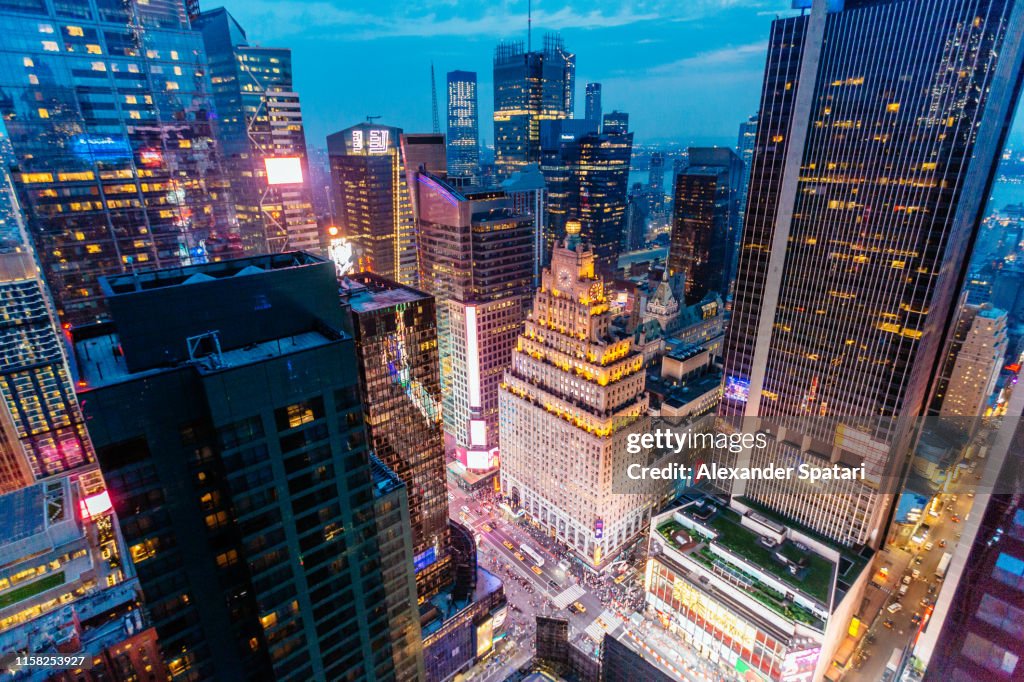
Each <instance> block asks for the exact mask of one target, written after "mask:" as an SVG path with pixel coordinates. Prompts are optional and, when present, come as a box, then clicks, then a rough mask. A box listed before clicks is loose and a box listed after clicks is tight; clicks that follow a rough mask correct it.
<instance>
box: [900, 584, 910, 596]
mask: <svg viewBox="0 0 1024 682" xmlns="http://www.w3.org/2000/svg"><path fill="white" fill-rule="evenodd" d="M909 589H910V585H900V596H901V597H902V596H904V595H906V594H907V590H909Z"/></svg>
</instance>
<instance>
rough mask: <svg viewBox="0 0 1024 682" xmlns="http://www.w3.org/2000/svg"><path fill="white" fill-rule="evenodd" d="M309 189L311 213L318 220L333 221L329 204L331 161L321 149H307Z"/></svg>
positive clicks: (332, 211)
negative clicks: (311, 198) (311, 203)
mask: <svg viewBox="0 0 1024 682" xmlns="http://www.w3.org/2000/svg"><path fill="white" fill-rule="evenodd" d="M306 151H307V160H308V163H309V187H310V193H311V194H312V197H313V212H314V213H315V214H316V216H317V217H318V218H324V219H329V220H330V221H331V222H332V223H333V221H334V206H333V204H332V203H331V159H330V157H329V156H328V155H327V150H326V149H324V148H322V147H309V148H308V149H307V150H306Z"/></svg>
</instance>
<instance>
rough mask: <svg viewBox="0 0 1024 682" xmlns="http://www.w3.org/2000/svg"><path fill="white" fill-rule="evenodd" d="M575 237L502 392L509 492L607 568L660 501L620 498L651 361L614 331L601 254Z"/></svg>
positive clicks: (558, 257)
mask: <svg viewBox="0 0 1024 682" xmlns="http://www.w3.org/2000/svg"><path fill="white" fill-rule="evenodd" d="M568 227H569V236H568V237H567V238H566V240H565V242H564V243H563V245H561V246H559V247H556V248H555V252H554V253H553V254H552V257H551V267H550V268H545V270H544V276H543V279H542V281H541V287H540V289H539V290H538V291H537V293H536V295H535V296H534V299H533V312H532V313H531V314H530V317H529V318H528V319H527V320H526V328H525V330H524V331H523V333H522V334H520V335H519V339H518V341H517V343H516V347H515V351H514V352H513V354H512V367H511V368H510V369H509V370H508V371H507V372H505V380H504V382H503V383H502V385H501V390H500V394H499V411H500V414H501V419H500V428H501V452H502V462H501V487H502V490H503V491H504V492H505V494H506V495H508V496H509V497H510V498H511V500H512V504H513V506H515V507H517V508H522V509H523V510H525V511H526V513H527V514H528V515H529V517H530V518H531V519H532V520H533V521H535V522H536V523H538V524H540V526H541V527H542V528H544V529H545V530H547V531H549V532H551V533H552V535H553V536H554V537H556V538H557V539H558V540H560V541H561V542H563V543H565V544H566V545H568V546H569V547H570V548H572V549H573V550H574V551H575V552H576V553H577V554H579V555H580V557H582V558H583V560H584V561H586V562H587V563H588V564H590V565H592V566H601V565H602V564H604V563H605V562H606V561H607V560H608V559H611V558H613V557H614V556H615V552H616V551H618V549H619V548H621V547H622V546H623V545H624V544H625V543H626V542H628V541H629V540H630V539H631V538H633V537H634V536H635V535H636V534H637V533H639V532H640V530H641V528H643V527H644V525H645V523H646V522H647V519H648V515H649V513H650V506H651V504H652V503H653V501H654V500H652V499H650V497H648V496H647V495H645V494H640V493H628V494H626V493H623V492H622V491H616V492H613V491H612V473H613V472H615V471H620V470H621V471H624V470H625V467H626V462H625V461H624V459H623V458H624V457H626V456H627V455H626V454H625V453H626V444H625V437H626V433H627V431H628V430H629V428H630V427H631V425H632V424H633V423H635V420H637V419H639V417H640V415H643V414H645V413H646V411H647V394H646V393H645V392H644V372H643V356H642V355H640V354H639V353H636V352H634V351H632V350H631V348H630V343H631V338H630V337H628V336H625V337H623V338H617V337H616V336H615V334H614V333H613V332H612V330H611V326H610V325H611V318H612V311H611V310H610V308H609V300H608V293H607V290H606V288H605V283H604V281H603V280H602V279H600V277H598V275H597V270H596V267H597V257H596V254H595V253H594V250H593V248H591V247H590V245H588V244H585V243H581V242H580V238H579V228H578V225H577V224H575V223H570V224H569V226H568Z"/></svg>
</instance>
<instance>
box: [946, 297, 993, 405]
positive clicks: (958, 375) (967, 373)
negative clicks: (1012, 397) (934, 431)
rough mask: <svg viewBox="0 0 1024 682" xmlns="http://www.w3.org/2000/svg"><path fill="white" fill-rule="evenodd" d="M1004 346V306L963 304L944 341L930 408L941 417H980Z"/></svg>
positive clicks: (989, 396) (990, 394) (986, 403)
mask: <svg viewBox="0 0 1024 682" xmlns="http://www.w3.org/2000/svg"><path fill="white" fill-rule="evenodd" d="M1007 347H1008V339H1007V331H1006V311H1005V310H999V309H998V308H993V307H992V306H990V305H971V304H965V305H963V306H962V307H961V308H960V314H959V315H958V317H957V321H956V326H955V327H954V329H953V334H952V335H951V337H950V340H949V343H948V344H947V348H946V353H945V358H944V359H943V362H942V371H941V373H940V374H939V378H938V381H937V382H936V384H935V394H934V395H933V396H932V402H931V408H930V409H931V411H932V412H933V413H938V414H939V415H940V416H942V417H963V418H967V419H974V418H979V417H981V416H982V415H983V414H984V413H985V409H986V407H988V402H989V398H991V396H992V392H993V391H994V390H995V387H996V380H997V379H998V378H999V371H1000V370H1001V369H1002V367H1003V362H1004V361H1005V359H1006V350H1007Z"/></svg>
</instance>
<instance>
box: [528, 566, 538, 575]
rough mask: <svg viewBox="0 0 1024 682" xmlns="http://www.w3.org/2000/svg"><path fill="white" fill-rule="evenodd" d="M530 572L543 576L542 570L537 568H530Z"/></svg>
mask: <svg viewBox="0 0 1024 682" xmlns="http://www.w3.org/2000/svg"><path fill="white" fill-rule="evenodd" d="M530 570H531V571H533V572H534V573H536V574H537V575H540V574H541V570H540V568H539V567H537V566H530Z"/></svg>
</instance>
